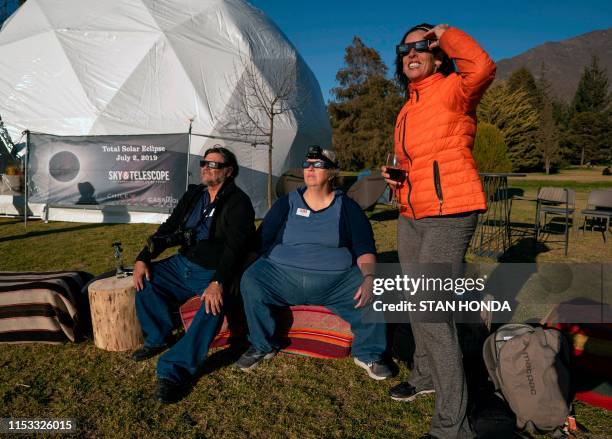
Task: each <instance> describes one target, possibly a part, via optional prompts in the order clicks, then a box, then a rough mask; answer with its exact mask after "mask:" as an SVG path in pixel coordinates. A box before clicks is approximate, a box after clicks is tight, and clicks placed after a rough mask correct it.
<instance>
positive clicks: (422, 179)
mask: <svg viewBox="0 0 612 439" xmlns="http://www.w3.org/2000/svg"><path fill="white" fill-rule="evenodd" d="M451 59H452V60H454V64H455V65H456V70H457V71H455V66H454V65H453V62H452V61H451ZM396 75H397V78H398V80H399V81H400V83H401V84H402V85H404V86H405V87H406V92H407V100H406V102H405V104H404V106H403V108H402V109H401V111H400V113H399V115H398V117H397V122H396V126H395V154H396V156H397V157H398V158H399V163H400V165H399V166H400V167H401V168H402V170H403V171H404V172H405V176H406V178H405V181H404V182H403V183H398V182H397V181H395V180H392V179H391V178H390V176H389V174H388V173H387V169H386V168H385V167H383V169H382V171H383V175H384V176H385V178H386V179H387V183H388V184H389V185H390V186H391V187H392V188H393V189H395V192H396V197H397V201H398V205H399V209H400V217H399V220H398V227H397V245H398V253H399V259H400V263H402V264H414V263H449V264H461V263H462V262H463V260H464V257H465V253H466V251H467V248H468V245H469V243H470V240H471V238H472V235H473V233H474V230H475V228H476V222H477V216H478V213H479V212H482V211H484V210H486V199H485V194H484V191H483V188H482V184H481V181H480V177H479V175H478V171H477V169H476V163H475V161H474V158H473V156H472V148H473V145H474V137H475V135H476V106H477V105H478V102H479V101H480V98H481V97H482V95H483V94H484V92H485V90H486V89H487V87H488V86H489V85H490V84H491V82H493V79H494V77H495V64H494V63H493V61H492V60H491V58H490V57H489V56H488V55H487V53H486V52H485V51H484V50H483V49H482V48H481V47H480V46H479V45H478V43H476V41H474V39H472V38H471V37H470V36H469V35H467V34H466V33H465V32H463V31H461V30H459V29H457V28H453V27H449V26H448V25H445V24H440V25H437V26H432V25H429V24H421V25H418V26H415V27H413V28H411V29H410V30H408V32H406V34H405V35H404V37H403V38H402V40H401V41H400V44H399V45H398V46H397V58H396ZM411 319H412V331H413V334H414V339H415V344H416V351H415V354H414V368H413V370H412V374H411V376H410V380H409V381H408V382H403V383H401V384H399V385H397V386H395V387H394V388H392V389H391V392H390V394H391V397H392V398H393V399H396V400H400V401H412V400H414V399H415V398H416V397H417V396H418V395H421V394H424V393H432V392H435V393H436V403H435V409H434V413H433V417H432V421H431V428H430V430H429V433H428V434H427V435H425V436H424V437H426V438H439V439H455V438H471V437H473V436H474V434H473V432H472V430H471V428H470V425H469V422H468V420H467V416H466V410H467V385H466V380H465V374H464V371H463V364H462V355H461V350H460V347H459V342H458V338H457V329H456V326H455V323H454V321H453V320H452V319H448V320H447V321H445V322H442V323H430V322H426V321H423V319H419V320H421V321H419V322H417V321H416V320H417V319H416V318H413V316H411Z"/></svg>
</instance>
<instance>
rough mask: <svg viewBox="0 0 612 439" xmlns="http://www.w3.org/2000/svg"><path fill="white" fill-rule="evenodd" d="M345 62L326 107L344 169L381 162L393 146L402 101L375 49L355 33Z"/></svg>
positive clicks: (365, 166)
mask: <svg viewBox="0 0 612 439" xmlns="http://www.w3.org/2000/svg"><path fill="white" fill-rule="evenodd" d="M344 62H345V66H344V67H343V68H341V69H340V70H339V71H338V73H337V75H336V80H337V81H338V83H339V84H340V85H339V86H338V87H336V88H334V89H333V90H332V93H333V95H334V97H335V100H333V101H331V102H330V103H329V105H328V107H327V109H328V112H329V115H330V119H331V125H332V129H333V143H334V149H335V150H336V152H337V154H338V159H339V160H340V162H341V164H342V167H343V168H344V169H347V170H361V169H363V168H374V167H378V166H380V165H382V164H384V163H383V162H384V160H385V157H386V153H387V152H389V151H392V150H393V130H394V128H395V126H394V123H395V117H396V116H397V113H398V111H399V110H400V108H401V105H402V97H401V95H400V91H399V88H398V86H397V84H396V83H395V82H394V81H392V80H389V79H387V78H385V74H386V72H387V66H385V64H384V62H383V61H382V59H381V58H380V55H379V54H378V52H377V51H376V50H375V49H372V48H369V47H367V46H366V45H365V44H363V42H362V41H361V39H360V38H358V37H355V38H353V41H352V43H351V45H350V46H348V47H347V48H346V52H345V56H344Z"/></svg>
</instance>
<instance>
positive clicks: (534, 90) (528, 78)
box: [507, 67, 542, 109]
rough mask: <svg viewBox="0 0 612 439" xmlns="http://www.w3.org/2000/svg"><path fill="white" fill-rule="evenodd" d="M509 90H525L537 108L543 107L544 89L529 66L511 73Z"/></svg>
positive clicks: (508, 84)
mask: <svg viewBox="0 0 612 439" xmlns="http://www.w3.org/2000/svg"><path fill="white" fill-rule="evenodd" d="M507 86H508V90H509V91H511V92H514V91H517V90H523V91H524V92H525V93H527V96H528V99H529V100H530V101H531V103H532V104H533V106H534V107H535V108H537V109H541V108H542V90H541V88H540V84H538V83H537V82H536V80H535V78H534V77H533V74H532V73H531V71H530V70H529V69H528V68H527V67H521V68H519V69H517V70H515V71H514V72H512V74H511V75H510V77H509V78H508V82H507Z"/></svg>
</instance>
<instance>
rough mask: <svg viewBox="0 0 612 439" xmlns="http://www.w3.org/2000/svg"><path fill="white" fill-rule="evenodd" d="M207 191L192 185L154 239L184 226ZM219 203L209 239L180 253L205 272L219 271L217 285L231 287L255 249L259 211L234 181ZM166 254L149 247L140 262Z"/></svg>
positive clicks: (145, 249) (181, 249) (229, 182)
mask: <svg viewBox="0 0 612 439" xmlns="http://www.w3.org/2000/svg"><path fill="white" fill-rule="evenodd" d="M205 189H206V187H205V186H204V185H202V184H200V185H190V186H189V188H188V189H187V192H185V194H184V195H183V197H182V198H181V199H180V200H179V202H178V204H177V205H176V207H175V208H174V210H173V211H172V214H171V215H170V216H169V217H168V219H167V220H166V221H165V222H164V223H163V224H161V225H160V226H159V228H158V229H157V231H156V232H155V234H154V235H168V234H171V233H173V232H176V231H177V230H178V229H179V227H181V226H184V225H185V223H186V222H187V219H188V218H189V215H190V214H191V211H192V210H193V208H194V207H195V205H196V204H197V202H198V200H199V198H200V196H201V195H202V192H203V191H204V190H205ZM216 200H217V201H216V207H215V213H214V215H213V220H212V223H211V225H210V233H209V238H208V239H206V240H203V241H199V242H198V243H197V244H195V245H192V246H190V247H186V246H184V245H183V246H181V248H180V250H179V252H180V253H181V254H182V255H183V256H185V257H186V258H187V259H189V260H190V261H192V262H195V263H196V264H199V265H201V266H202V267H204V268H207V269H210V270H216V273H215V274H214V276H213V278H212V280H213V281H214V280H216V281H218V282H220V283H221V284H229V283H230V282H231V280H232V278H233V277H234V275H235V274H237V272H238V271H239V270H240V269H241V268H242V264H243V262H244V258H245V257H246V256H247V254H248V252H249V250H250V249H252V247H253V244H254V236H255V211H254V210H253V205H252V203H251V199H250V198H249V196H248V195H247V194H246V193H244V191H242V189H240V188H239V187H238V186H236V184H235V183H234V180H233V179H232V180H228V181H226V183H225V184H224V185H223V187H222V188H221V190H220V191H219V193H218V194H217V199H216ZM164 250H165V248H160V249H159V251H158V250H157V249H155V253H154V254H151V252H150V251H149V249H148V247H146V246H145V248H144V249H143V250H142V251H141V252H140V254H139V255H138V257H137V258H136V260H137V261H143V262H145V263H147V264H149V263H150V262H151V259H155V258H156V257H157V256H159V255H160V254H161V253H162V252H163V251H164Z"/></svg>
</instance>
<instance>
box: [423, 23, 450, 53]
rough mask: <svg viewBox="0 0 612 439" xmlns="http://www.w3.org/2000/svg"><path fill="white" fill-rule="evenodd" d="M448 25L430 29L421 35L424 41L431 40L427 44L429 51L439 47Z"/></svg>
mask: <svg viewBox="0 0 612 439" xmlns="http://www.w3.org/2000/svg"><path fill="white" fill-rule="evenodd" d="M448 27H449V26H448V24H439V25H437V26H435V27H433V28H431V29H430V30H429V31H428V32H426V33H425V35H423V39H424V40H431V42H430V43H429V48H430V49H435V48H436V47H438V46H439V45H440V38H442V35H444V32H446V30H447V29H448Z"/></svg>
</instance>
